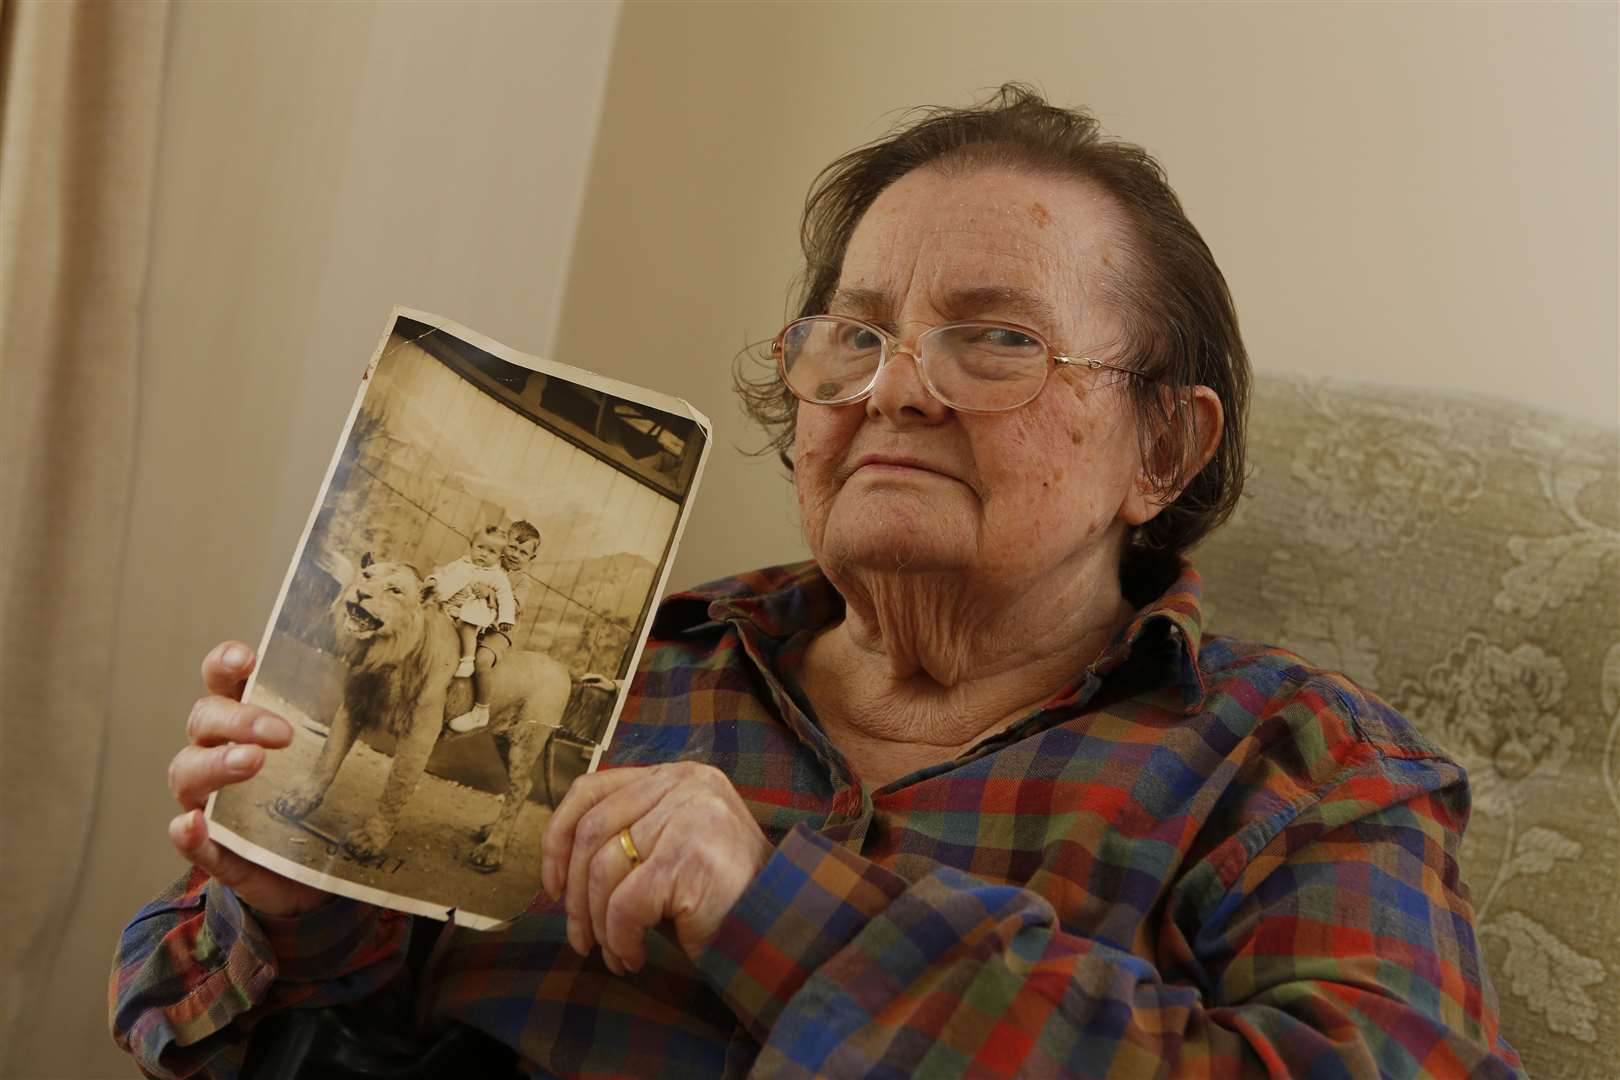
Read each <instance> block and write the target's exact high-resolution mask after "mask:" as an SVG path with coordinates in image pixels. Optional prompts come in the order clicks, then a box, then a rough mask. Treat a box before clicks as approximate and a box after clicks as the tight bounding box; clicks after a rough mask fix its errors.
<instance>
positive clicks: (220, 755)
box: [169, 641, 332, 915]
mask: <svg viewBox="0 0 1620 1080" xmlns="http://www.w3.org/2000/svg"><path fill="white" fill-rule="evenodd" d="M253 663H254V656H253V650H252V649H249V648H248V647H247V646H246V645H243V644H242V643H241V642H238V641H226V642H221V643H220V644H219V645H216V646H215V647H214V649H213V651H212V652H210V653H209V654H208V655H207V656H206V657H204V658H203V663H202V677H203V687H204V688H205V689H206V690H207V692H208V693H207V695H206V696H205V697H200V698H198V699H197V703H196V704H195V705H193V706H192V707H191V716H190V717H189V718H188V719H187V720H186V736H187V739H188V740H189V741H188V742H187V744H186V745H185V746H184V747H182V748H181V749H180V752H179V753H177V754H175V755H174V760H173V761H171V762H169V790H170V791H171V792H173V793H174V797H175V799H176V800H177V801H178V802H179V803H180V806H181V809H182V810H183V813H181V814H180V816H179V817H177V818H175V819H174V820H173V821H171V822H169V840H170V842H171V843H173V844H174V846H175V849H176V850H177V851H179V852H180V854H181V855H183V856H184V857H185V858H186V859H187V860H189V861H190V862H191V863H192V865H194V866H196V867H198V868H199V869H201V870H203V871H204V872H205V873H207V874H208V875H209V876H210V877H212V878H214V880H216V881H218V882H219V883H220V884H221V885H225V886H228V887H229V888H230V890H231V891H232V892H234V893H236V895H237V896H238V897H240V898H241V900H242V902H243V903H244V904H247V905H248V906H249V907H251V908H253V909H254V910H255V911H259V912H263V913H264V914H266V915H302V914H303V913H304V912H306V911H312V910H314V909H315V908H317V907H320V906H321V905H322V904H324V903H326V902H327V901H328V900H330V899H332V894H331V893H329V892H325V891H323V890H321V889H316V888H312V887H310V886H308V885H305V884H303V883H301V882H297V881H294V880H292V879H291V878H286V877H282V876H281V875H280V874H278V873H275V872H274V871H272V870H266V869H265V868H264V867H262V866H260V865H258V864H257V863H251V862H249V861H248V860H246V859H244V858H242V856H240V855H238V854H236V853H235V852H234V851H229V850H227V849H226V848H223V847H221V846H220V845H219V844H218V843H216V842H215V841H213V840H211V839H209V836H208V823H207V821H206V820H204V818H203V807H204V806H205V805H207V803H208V796H209V795H211V794H213V793H214V792H215V791H218V790H219V789H220V788H222V787H225V786H226V785H227V784H236V783H240V782H241V781H243V780H246V779H248V778H249V777H252V776H254V775H255V774H257V773H258V771H259V770H260V769H261V768H263V767H264V756H265V754H266V753H267V752H268V751H269V750H274V749H278V748H280V747H283V746H286V745H287V744H288V743H290V742H291V741H292V726H291V725H290V724H288V723H287V721H285V720H283V719H282V718H281V717H279V716H277V715H276V714H274V713H272V712H269V711H268V710H266V709H261V708H259V707H258V706H257V705H245V704H243V703H242V689H243V686H244V685H245V684H246V682H247V677H248V673H249V672H251V671H252V670H253Z"/></svg>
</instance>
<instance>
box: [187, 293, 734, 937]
mask: <svg viewBox="0 0 1620 1080" xmlns="http://www.w3.org/2000/svg"><path fill="white" fill-rule="evenodd" d="M401 318H404V319H409V320H412V321H414V322H417V323H421V324H423V325H427V326H432V327H433V328H435V329H437V330H442V331H443V332H445V333H446V334H449V335H451V336H453V337H456V338H459V339H460V340H462V341H464V342H466V343H467V344H469V345H472V346H474V347H475V348H478V349H481V350H483V351H484V352H486V353H488V354H490V355H491V356H494V357H496V358H498V359H500V360H504V361H505V362H507V363H509V364H514V365H516V366H518V367H521V368H527V369H528V370H530V371H538V372H540V373H541V374H544V375H548V376H555V377H557V378H559V379H563V380H566V381H568V382H572V383H575V384H577V385H580V386H586V387H589V388H591V389H593V390H597V391H600V392H602V393H605V394H610V395H613V396H615V397H619V398H623V399H624V400H626V401H631V402H635V403H636V404H639V405H645V406H647V407H648V408H653V409H658V410H660V411H662V412H666V413H670V414H671V415H674V416H681V417H686V418H688V419H690V420H692V421H693V422H694V423H695V424H697V426H698V429H699V430H701V431H702V432H703V446H702V447H701V449H700V450H699V452H698V461H697V465H696V467H695V468H694V470H693V473H692V479H691V483H690V484H689V485H688V486H687V489H686V493H685V495H684V497H683V498H682V500H681V504H680V511H679V513H678V514H677V515H676V519H675V526H674V528H673V529H672V530H671V531H670V536H669V539H668V542H667V543H666V545H665V550H664V557H663V562H662V565H661V566H660V567H659V572H658V579H657V581H656V582H655V583H654V585H653V589H652V591H651V593H650V600H649V602H648V604H647V605H646V608H645V610H644V611H643V613H642V617H641V624H640V625H639V626H638V627H637V629H636V638H635V648H634V650H633V651H632V652H631V655H630V662H629V664H628V665H627V667H626V669H625V670H626V675H625V678H624V680H623V682H622V684H621V685H620V686H619V687H618V691H617V693H616V694H615V696H614V703H613V711H612V713H611V715H610V716H609V718H608V723H607V727H606V729H605V730H604V732H603V734H602V738H601V740H600V742H598V743H597V745H596V748H595V750H594V751H593V753H592V755H591V761H590V766H589V770H588V771H590V772H594V771H595V770H596V768H597V767H598V766H599V765H600V764H601V760H602V751H603V749H604V748H605V747H606V746H608V745H609V744H610V743H611V742H612V740H613V736H614V733H615V731H616V729H617V727H618V723H619V715H620V713H621V712H623V710H624V703H625V700H626V698H627V697H628V696H629V690H630V684H631V682H632V681H633V678H634V675H635V672H636V668H637V666H638V665H639V664H640V662H641V653H642V650H643V649H644V648H645V647H646V644H647V635H648V633H649V632H650V631H651V629H652V622H653V618H652V617H653V613H654V611H655V610H656V609H657V604H658V601H659V600H660V599H661V598H662V597H663V595H664V591H665V589H666V588H668V585H669V573H670V569H671V567H672V566H673V565H674V562H675V552H676V551H677V550H678V549H679V546H680V541H681V536H682V535H683V534H684V533H685V532H686V524H687V519H688V516H689V515H690V513H691V510H692V503H693V501H694V496H695V495H696V494H697V491H698V488H699V486H700V485H701V483H702V480H703V471H704V468H705V467H706V466H707V464H708V460H709V449H710V447H711V446H712V445H713V443H714V426H713V424H712V423H711V422H710V420H709V418H708V417H707V416H705V415H704V414H703V413H702V412H701V411H699V410H698V409H697V408H695V407H694V406H693V405H692V404H691V402H689V401H687V400H686V399H685V398H679V397H674V396H671V395H668V394H660V393H658V392H657V391H655V390H648V389H646V388H644V387H639V386H633V385H631V384H630V383H626V382H621V381H619V380H618V379H612V378H609V377H607V376H605V375H598V374H596V373H595V372H591V371H586V370H584V369H583V368H576V367H572V366H570V365H568V364H563V363H558V362H557V361H553V360H546V359H543V358H541V357H537V356H531V355H529V354H527V353H522V352H518V351H517V350H515V349H512V348H509V347H507V346H505V345H502V344H501V343H500V342H498V341H494V340H493V339H491V338H488V337H485V336H484V335H483V334H480V333H478V332H477V331H474V330H470V329H468V328H467V327H465V326H462V325H461V324H459V323H457V322H454V321H452V320H450V319H446V318H443V317H442V316H438V315H433V314H430V313H428V312H424V311H420V310H417V309H415V308H408V307H395V308H394V309H393V310H392V311H391V312H390V313H389V315H388V319H387V322H386V323H385V324H384V326H383V332H382V335H381V337H380V338H379V339H378V341H377V346H376V348H375V349H373V350H372V354H371V359H370V361H369V362H368V363H367V364H366V367H365V371H364V372H363V373H362V375H361V377H360V381H359V386H358V388H357V389H356V391H355V395H354V402H353V403H352V404H351V405H350V406H349V414H348V417H347V418H346V419H345V420H344V422H343V430H342V431H341V432H340V433H339V435H338V438H337V444H336V446H335V447H334V448H333V451H332V457H331V460H330V461H328V462H327V466H326V473H325V475H324V476H323V477H322V479H321V486H320V488H319V490H318V491H317V492H316V494H315V500H314V504H313V505H312V506H311V507H310V512H309V516H308V518H307V519H306V520H305V521H304V528H303V532H302V533H301V534H300V535H299V538H298V544H297V546H296V547H295V548H294V549H293V556H292V558H291V559H290V560H289V561H288V564H287V572H286V574H285V575H284V576H283V578H282V581H281V589H280V591H279V592H278V593H277V594H276V602H275V604H274V605H273V606H272V608H271V610H270V617H269V619H267V620H266V622H265V627H264V632H263V634H262V635H261V636H260V638H259V646H258V656H259V657H260V660H261V661H262V659H263V657H264V654H265V651H266V649H267V648H268V647H269V644H270V640H271V637H272V636H273V635H274V632H275V628H276V624H277V621H278V620H279V619H280V617H281V609H282V605H283V604H284V603H285V601H286V599H287V593H288V590H289V589H290V588H291V587H292V584H293V578H294V576H295V575H296V573H297V571H298V565H299V563H300V561H301V560H302V557H303V554H304V549H305V546H306V545H307V544H308V543H309V538H310V535H311V533H312V532H313V531H314V529H315V525H316V519H317V518H318V517H319V515H320V512H321V508H322V506H323V505H325V502H326V496H327V491H328V489H329V488H330V487H331V485H332V478H333V477H334V475H336V473H337V469H338V465H339V463H340V461H341V458H342V456H343V450H344V447H346V446H347V445H348V442H349V435H350V433H351V431H352V430H353V428H354V423H355V419H356V417H358V416H359V415H360V408H361V405H362V404H363V403H364V401H365V397H366V393H367V391H368V390H369V389H370V388H371V377H372V374H373V373H374V372H375V371H376V370H377V364H378V363H379V362H380V361H381V360H382V358H383V357H384V355H385V354H386V350H387V348H388V342H389V340H390V339H391V338H392V337H393V335H394V328H395V326H396V325H397V323H398V321H399V320H400V319H401ZM261 666H262V664H255V665H254V669H253V671H252V673H251V674H250V675H249V676H248V680H247V683H246V684H245V685H244V686H243V689H242V699H243V700H247V699H248V698H249V697H250V696H251V694H252V693H253V688H254V685H255V684H256V682H257V680H258V677H259V670H260V667H261ZM218 795H219V793H218V792H217V791H216V792H214V793H212V794H211V795H209V797H208V803H207V805H206V806H205V807H204V815H205V817H206V818H207V821H208V835H209V837H210V838H211V839H213V840H215V841H216V842H218V843H219V844H220V845H221V846H222V847H225V848H227V849H228V850H230V851H233V852H235V853H236V854H238V855H240V856H242V857H243V858H245V859H247V860H248V861H250V862H253V863H256V864H258V865H260V866H263V867H265V868H266V869H268V870H271V871H274V872H275V873H278V874H281V875H282V876H283V877H288V878H291V879H293V880H295V881H300V882H303V883H304V884H306V885H309V886H312V887H314V888H317V889H321V890H323V891H325V892H329V893H333V894H335V895H338V896H345V897H348V898H350V899H353V900H359V901H362V902H364V903H368V904H374V905H376V906H378V907H385V908H390V909H392V910H395V911H401V912H404V913H406V914H409V915H425V916H428V917H429V918H433V919H437V920H439V921H441V922H444V921H453V922H454V923H455V925H457V926H465V927H467V928H468V929H472V930H495V929H500V928H503V927H505V926H508V925H510V924H511V922H512V919H511V918H497V917H494V916H490V915H484V914H480V913H478V912H474V911H469V910H467V909H465V908H459V907H450V906H447V905H444V904H437V903H433V902H431V901H425V900H421V899H418V898H416V897H412V896H405V895H402V894H399V893H392V892H388V891H386V890H383V889H376V888H372V887H371V886H368V885H362V884H360V883H358V882H355V881H350V880H349V879H347V878H343V877H338V876H335V875H332V874H328V873H325V872H323V871H320V870H315V869H312V868H310V867H307V866H304V865H303V864H301V863H298V862H295V861H294V860H292V859H289V858H287V857H286V856H284V855H281V854H279V853H278V852H275V851H272V850H270V849H269V848H266V847H263V846H262V845H260V844H256V843H254V842H253V841H251V840H248V839H247V838H246V837H243V836H241V835H240V834H238V833H236V832H235V831H233V830H232V829H230V828H229V827H228V826H226V825H225V824H223V823H222V822H219V821H217V820H215V818H214V804H215V802H216V801H217V798H218Z"/></svg>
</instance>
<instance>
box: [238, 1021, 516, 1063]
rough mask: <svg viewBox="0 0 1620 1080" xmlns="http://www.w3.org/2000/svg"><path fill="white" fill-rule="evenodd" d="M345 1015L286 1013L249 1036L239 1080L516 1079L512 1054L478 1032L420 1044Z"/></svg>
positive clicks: (459, 1031) (459, 1028)
mask: <svg viewBox="0 0 1620 1080" xmlns="http://www.w3.org/2000/svg"><path fill="white" fill-rule="evenodd" d="M355 1019H356V1017H355V1016H354V1015H353V1014H352V1013H351V1012H350V1011H349V1010H347V1009H342V1008H337V1007H333V1008H326V1009H291V1010H288V1011H287V1012H284V1013H279V1014H277V1015H275V1016H271V1017H268V1018H266V1019H265V1020H264V1021H263V1022H262V1023H260V1024H259V1025H258V1027H256V1028H255V1029H254V1031H253V1036H252V1038H251V1040H250V1042H249V1044H248V1055H247V1061H246V1062H244V1064H243V1067H242V1080H463V1078H465V1077H479V1078H483V1077H494V1078H500V1077H517V1076H520V1075H522V1074H521V1073H519V1072H518V1069H517V1054H516V1053H515V1052H514V1051H513V1050H512V1048H511V1047H509V1046H506V1045H505V1044H503V1043H500V1042H498V1041H496V1040H495V1039H493V1038H491V1037H490V1036H488V1035H485V1034H484V1033H483V1032H481V1031H474V1030H473V1029H472V1028H470V1027H467V1026H465V1025H462V1024H453V1025H451V1027H450V1028H448V1029H447V1030H446V1031H444V1032H443V1033H442V1034H441V1035H440V1036H439V1037H438V1039H437V1040H436V1041H433V1042H430V1043H426V1044H424V1043H422V1042H420V1041H418V1040H416V1039H411V1038H406V1037H403V1036H400V1035H397V1034H393V1033H390V1032H385V1031H376V1030H363V1029H362V1028H361V1027H360V1026H358V1025H357V1024H356V1023H355Z"/></svg>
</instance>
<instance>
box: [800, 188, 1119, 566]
mask: <svg viewBox="0 0 1620 1080" xmlns="http://www.w3.org/2000/svg"><path fill="white" fill-rule="evenodd" d="M1118 235H1119V226H1118V224H1117V212H1116V211H1114V209H1113V207H1112V206H1111V205H1110V204H1109V203H1108V202H1107V200H1106V199H1105V198H1104V196H1102V195H1101V194H1100V193H1099V192H1098V191H1096V190H1095V189H1093V188H1091V187H1089V186H1086V185H1083V184H1080V183H1077V182H1074V181H1068V180H1060V179H1054V178H1049V177H1042V176H1032V175H1026V174H1023V173H1020V172H1014V171H1011V170H1007V169H1003V168H985V169H980V170H976V171H972V172H969V173H966V174H962V175H955V176H951V175H944V174H941V173H938V172H934V171H932V170H927V169H925V170H920V171H917V172H913V173H910V174H908V175H906V176H905V177H902V178H901V179H900V180H898V181H896V182H895V183H894V184H893V185H892V186H891V187H889V188H888V189H887V190H885V191H884V192H883V194H882V195H880V196H879V197H878V199H877V200H876V201H875V202H874V203H873V204H872V206H871V208H870V209H869V210H868V211H867V213H866V215H865V217H864V218H862V220H861V222H860V224H859V225H858V226H857V227H856V229H855V232H854V235H853V236H852V237H851V238H850V244H849V250H848V252H847V254H846V256H845V259H844V265H843V272H842V274H841V276H840V278H839V288H838V292H837V294H836V295H835V297H834V299H833V301H832V303H831V305H830V309H831V311H832V312H833V313H835V314H841V315H854V316H858V317H860V318H863V319H866V320H867V321H869V322H872V323H874V324H876V325H879V326H882V327H884V328H885V329H887V330H889V331H891V332H892V333H894V334H896V335H897V336H898V337H899V339H900V340H901V341H903V342H905V343H907V344H908V345H909V344H911V343H913V342H914V341H915V339H916V337H917V335H919V334H921V333H923V332H924V331H925V330H928V329H930V328H931V327H934V326H938V325H940V324H941V323H947V322H955V321H960V320H965V319H991V320H997V321H1003V322H1012V323H1018V324H1020V325H1024V326H1028V327H1031V328H1033V329H1035V330H1038V331H1039V332H1040V333H1041V335H1042V336H1043V337H1045V338H1046V339H1047V341H1048V342H1049V343H1050V344H1051V345H1052V347H1053V349H1054V351H1056V352H1058V353H1060V354H1064V355H1069V356H1094V357H1096V358H1097V359H1100V360H1109V361H1113V362H1118V363H1128V362H1129V360H1130V359H1131V358H1130V357H1128V356H1122V355H1120V354H1119V352H1118V346H1117V344H1116V343H1117V342H1118V341H1119V340H1120V339H1121V334H1120V331H1119V326H1118V324H1117V322H1115V321H1114V319H1113V317H1112V313H1111V312H1109V311H1107V310H1105V309H1103V307H1102V306H1101V305H1100V303H1099V302H1098V300H1097V296H1098V289H1097V284H1098V282H1100V281H1101V280H1102V277H1103V275H1104V274H1106V273H1108V272H1110V267H1111V266H1112V265H1114V264H1115V263H1117V261H1118V260H1120V259H1122V258H1124V253H1123V252H1122V251H1121V249H1120V246H1119V244H1118V241H1117V239H1116V237H1117V236H1118ZM1120 379H1121V376H1119V375H1118V374H1116V373H1112V372H1108V371H1106V370H1103V371H1098V372H1092V371H1089V370H1079V369H1073V368H1066V367H1059V368H1058V369H1057V370H1056V371H1054V372H1053V374H1052V375H1051V377H1050V378H1049V379H1048V380H1047V383H1046V385H1045V387H1044V388H1043V389H1042V391H1041V393H1040V396H1038V397H1037V398H1036V399H1035V400H1034V401H1032V402H1030V403H1029V404H1028V405H1025V406H1022V407H1020V408H1018V409H1014V410H1012V411H1010V412H1002V413H990V414H982V413H981V414H975V413H958V412H955V411H954V410H952V409H950V408H948V407H946V406H945V405H943V404H941V403H940V402H939V401H938V400H937V399H935V398H934V397H932V396H931V395H930V394H929V393H928V391H927V390H926V389H925V388H924V386H923V383H922V380H921V379H920V378H919V376H918V373H917V369H916V366H915V364H914V362H913V361H912V359H911V358H910V356H908V355H903V354H901V355H896V356H894V357H892V358H891V359H890V361H889V363H888V364H887V365H885V366H884V368H883V370H882V371H881V372H880V373H879V375H878V379H877V384H876V386H875V388H874V389H873V392H872V395H871V396H870V397H869V398H867V399H866V400H865V401H863V402H860V403H857V404H855V405H844V406H825V405H809V404H804V403H801V404H800V405H799V412H798V430H797V436H796V440H795V444H794V478H795V484H796V487H797V490H798V497H799V507H800V513H801V518H802V522H803V526H804V530H805V535H806V539H807V540H808V542H809V544H810V547H811V550H812V551H813V552H814V553H815V555H816V556H817V558H818V559H819V560H820V561H821V562H822V564H823V565H824V566H825V567H826V568H827V570H828V571H829V573H831V574H833V576H834V578H835V580H836V579H837V577H838V576H839V575H840V574H843V573H848V572H850V571H856V570H861V569H867V570H876V571H893V570H896V569H903V570H910V571H919V572H951V573H959V574H968V575H971V580H972V581H973V583H974V584H976V585H979V586H989V587H991V588H1001V589H1002V590H1004V591H1005V590H1012V591H1017V590H1020V589H1027V588H1031V587H1038V583H1040V582H1042V581H1043V580H1055V578H1054V577H1053V576H1054V575H1062V574H1065V573H1067V572H1071V571H1072V572H1076V573H1082V574H1083V573H1086V572H1088V571H1090V572H1100V571H1101V570H1102V569H1103V568H1106V570H1107V571H1108V572H1112V570H1113V568H1114V567H1116V566H1117V563H1118V555H1119V552H1120V548H1121V545H1122V544H1123V541H1124V535H1125V530H1126V527H1127V526H1128V525H1130V524H1135V523H1138V522H1139V521H1141V520H1145V519H1146V517H1147V516H1150V514H1151V504H1150V503H1149V502H1148V501H1147V499H1146V497H1145V496H1144V494H1143V492H1142V490H1141V487H1140V486H1139V483H1138V481H1139V478H1140V477H1141V475H1142V471H1143V470H1142V464H1141V458H1140V452H1139V449H1138V443H1137V432H1136V426H1135V423H1134V421H1133V418H1132V414H1131V411H1130V409H1129V407H1128V401H1127V397H1126V393H1125V387H1124V386H1123V385H1122V384H1121V383H1120Z"/></svg>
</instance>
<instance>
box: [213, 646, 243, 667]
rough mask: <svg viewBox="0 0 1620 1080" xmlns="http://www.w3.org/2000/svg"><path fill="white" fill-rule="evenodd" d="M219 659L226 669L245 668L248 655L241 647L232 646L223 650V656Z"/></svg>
mask: <svg viewBox="0 0 1620 1080" xmlns="http://www.w3.org/2000/svg"><path fill="white" fill-rule="evenodd" d="M220 659H221V660H223V661H224V662H225V666H226V667H228V668H240V667H245V666H247V661H248V653H247V650H246V649H244V648H242V646H240V645H232V646H231V647H230V648H228V649H226V650H225V655H224V656H222V657H220Z"/></svg>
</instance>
